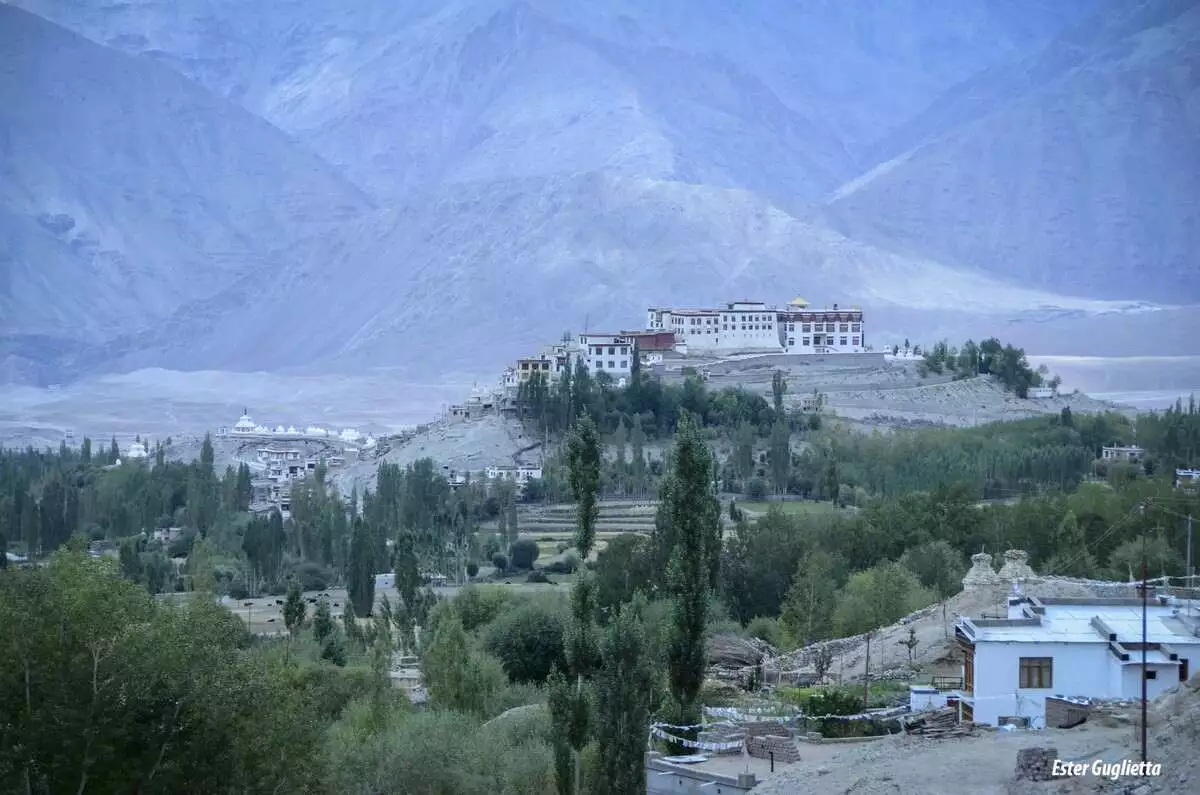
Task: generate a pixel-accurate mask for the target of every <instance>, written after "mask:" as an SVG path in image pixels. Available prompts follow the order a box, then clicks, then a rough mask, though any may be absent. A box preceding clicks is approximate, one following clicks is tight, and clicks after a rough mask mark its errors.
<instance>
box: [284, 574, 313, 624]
mask: <svg viewBox="0 0 1200 795" xmlns="http://www.w3.org/2000/svg"><path fill="white" fill-rule="evenodd" d="M306 612H307V606H306V605H305V604H304V594H303V593H301V591H300V582H299V581H298V580H296V579H294V578H293V579H292V581H291V582H289V583H288V589H287V599H286V600H285V601H284V603H283V624H284V626H286V627H287V631H288V634H290V635H293V636H294V635H295V634H296V633H297V632H299V631H300V627H302V626H303V625H304V615H305V613H306Z"/></svg>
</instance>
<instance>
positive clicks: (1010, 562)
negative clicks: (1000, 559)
mask: <svg viewBox="0 0 1200 795" xmlns="http://www.w3.org/2000/svg"><path fill="white" fill-rule="evenodd" d="M1000 579H1002V580H1005V581H1008V582H1014V581H1020V582H1028V581H1030V580H1036V579H1039V578H1038V575H1037V573H1036V572H1034V570H1033V569H1032V568H1030V566H1029V553H1028V552H1026V551H1025V550H1023V549H1010V550H1008V551H1007V552H1005V553H1004V565H1003V566H1002V567H1001V568H1000Z"/></svg>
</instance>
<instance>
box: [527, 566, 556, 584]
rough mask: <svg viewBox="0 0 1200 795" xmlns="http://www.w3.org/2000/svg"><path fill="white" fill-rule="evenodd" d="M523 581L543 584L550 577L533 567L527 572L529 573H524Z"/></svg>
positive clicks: (548, 580)
mask: <svg viewBox="0 0 1200 795" xmlns="http://www.w3.org/2000/svg"><path fill="white" fill-rule="evenodd" d="M525 582H530V583H534V584H545V583H548V582H550V578H549V577H547V576H546V572H544V571H538V570H537V569H534V570H533V571H531V572H529V574H527V575H525Z"/></svg>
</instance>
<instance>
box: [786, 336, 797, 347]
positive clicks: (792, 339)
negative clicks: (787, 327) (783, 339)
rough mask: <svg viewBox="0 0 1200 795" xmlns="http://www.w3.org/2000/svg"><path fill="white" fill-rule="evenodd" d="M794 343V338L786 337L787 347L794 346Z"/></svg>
mask: <svg viewBox="0 0 1200 795" xmlns="http://www.w3.org/2000/svg"><path fill="white" fill-rule="evenodd" d="M795 345H796V338H795V337H788V347H789V348H791V347H794V346H795Z"/></svg>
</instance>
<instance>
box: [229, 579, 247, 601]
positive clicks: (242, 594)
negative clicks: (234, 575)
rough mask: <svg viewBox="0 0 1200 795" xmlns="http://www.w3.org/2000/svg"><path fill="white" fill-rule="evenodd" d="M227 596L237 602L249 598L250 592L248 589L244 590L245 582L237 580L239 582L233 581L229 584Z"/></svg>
mask: <svg viewBox="0 0 1200 795" xmlns="http://www.w3.org/2000/svg"><path fill="white" fill-rule="evenodd" d="M229 598H231V599H236V600H237V601H239V602H240V601H241V600H243V599H249V598H250V592H249V591H248V590H246V585H245V583H242V582H240V581H239V582H235V583H233V584H232V585H230V586H229Z"/></svg>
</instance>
